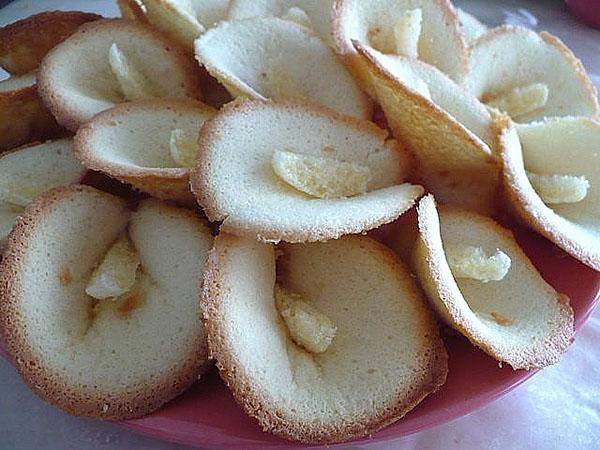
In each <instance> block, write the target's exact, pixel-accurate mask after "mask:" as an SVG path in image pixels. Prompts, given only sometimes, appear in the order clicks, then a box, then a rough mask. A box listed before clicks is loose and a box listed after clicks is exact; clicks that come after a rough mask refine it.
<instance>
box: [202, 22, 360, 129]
mask: <svg viewBox="0 0 600 450" xmlns="http://www.w3.org/2000/svg"><path fill="white" fill-rule="evenodd" d="M195 48H196V58H197V59H198V61H199V62H200V63H201V64H203V65H204V66H205V67H206V69H207V70H208V72H209V73H210V74H211V75H212V76H214V77H215V78H217V79H218V80H219V81H220V82H221V83H222V84H223V85H224V86H225V87H226V88H227V89H228V90H229V92H230V93H231V94H232V95H233V96H243V97H248V98H252V99H258V100H264V99H269V98H272V99H274V100H279V99H282V98H287V97H296V98H304V99H308V100H312V101H314V102H317V103H321V104H323V105H325V106H328V107H330V108H332V109H334V110H336V111H338V112H340V113H342V114H346V115H349V116H354V117H358V118H361V119H370V117H371V105H370V103H369V100H368V98H367V97H366V95H365V94H364V93H363V92H362V91H361V90H360V88H359V87H358V85H357V84H356V82H355V81H354V79H353V78H352V76H351V75H350V73H349V72H348V70H347V69H346V67H345V66H344V65H343V64H342V63H341V62H340V61H339V60H338V58H337V56H336V54H335V53H334V52H333V50H331V49H330V48H329V47H328V46H327V45H326V44H325V43H324V42H323V40H322V39H321V38H319V37H318V36H317V35H315V34H314V33H313V32H312V31H311V30H308V29H307V28H306V27H303V26H301V25H298V24H296V23H293V22H290V21H287V20H282V19H278V18H276V17H267V18H253V19H246V20H240V21H233V22H222V23H221V24H219V26H217V27H216V28H213V29H211V30H209V31H207V32H206V33H205V34H203V35H202V37H200V39H198V40H197V41H196V44H195Z"/></svg>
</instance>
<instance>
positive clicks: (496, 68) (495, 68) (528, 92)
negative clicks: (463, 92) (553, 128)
mask: <svg viewBox="0 0 600 450" xmlns="http://www.w3.org/2000/svg"><path fill="white" fill-rule="evenodd" d="M470 55H471V56H470V59H471V68H470V71H469V75H468V76H467V78H466V79H465V81H464V86H465V88H466V89H467V90H468V91H469V92H471V93H472V94H473V95H475V96H476V97H478V98H479V99H480V100H481V101H482V102H484V103H486V104H488V105H489V106H491V107H495V108H497V109H500V110H501V111H504V112H506V113H508V114H509V115H510V116H511V118H512V119H513V120H514V121H516V122H521V123H525V122H532V121H535V120H539V119H543V118H544V117H551V116H569V115H573V116H594V115H596V114H598V112H599V111H600V108H599V107H598V98H597V92H596V88H595V87H594V84H593V83H592V82H591V80H590V79H589V77H588V75H587V73H586V72H585V69H584V67H583V65H582V64H581V61H579V60H578V59H577V58H576V57H575V55H573V52H571V50H569V48H567V46H565V45H564V44H563V43H562V42H561V41H560V39H558V38H557V37H556V36H553V35H551V34H550V33H546V32H542V33H540V34H537V33H535V32H533V31H531V30H528V29H527V28H521V27H514V26H502V27H499V28H494V29H492V30H490V31H489V32H487V33H486V34H484V35H482V36H481V37H480V38H479V39H477V40H476V41H475V42H473V44H472V45H471V48H470Z"/></svg>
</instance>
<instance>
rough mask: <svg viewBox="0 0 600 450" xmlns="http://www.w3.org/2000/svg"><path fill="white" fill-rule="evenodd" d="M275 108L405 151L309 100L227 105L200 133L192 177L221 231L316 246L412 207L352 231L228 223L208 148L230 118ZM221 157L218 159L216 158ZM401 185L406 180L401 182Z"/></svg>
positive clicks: (381, 133)
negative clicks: (349, 129)
mask: <svg viewBox="0 0 600 450" xmlns="http://www.w3.org/2000/svg"><path fill="white" fill-rule="evenodd" d="M274 105H276V107H278V108H282V109H288V110H295V109H298V110H302V111H303V112H305V111H306V110H307V109H308V110H310V112H312V113H316V114H319V115H323V116H326V117H328V118H330V119H331V120H335V121H336V122H341V123H344V124H346V125H349V126H351V127H353V128H355V129H357V130H359V131H361V132H364V133H368V134H371V135H373V136H374V137H376V138H377V139H381V140H385V146H386V147H388V148H390V149H393V150H394V151H402V146H401V145H400V144H399V143H398V142H397V141H396V140H394V139H388V136H389V133H388V132H387V130H384V129H382V128H379V127H378V126H377V125H375V124H374V123H373V122H371V121H366V120H361V119H357V118H354V117H350V116H345V115H342V114H340V113H338V112H336V111H334V110H332V109H329V108H327V107H325V106H323V105H321V104H318V103H314V102H311V101H309V100H306V99H295V98H293V99H283V100H281V101H277V102H272V101H270V100H248V99H244V98H238V99H236V100H234V101H232V102H230V103H228V104H227V105H225V106H224V107H223V108H221V110H220V111H219V114H217V115H216V116H215V117H214V118H212V119H210V120H207V121H206V122H205V123H204V125H203V126H202V128H201V129H200V138H199V142H200V147H199V150H198V158H197V159H196V166H195V167H194V168H192V171H191V173H190V187H191V189H192V192H193V194H194V195H195V197H196V200H197V202H198V204H199V205H200V206H201V207H202V208H203V210H204V212H205V213H206V215H207V217H208V218H209V220H211V221H213V222H214V221H221V220H224V222H223V224H222V225H221V230H222V231H225V232H228V233H232V234H235V235H238V236H253V237H254V238H257V239H258V240H260V241H263V242H279V241H286V242H290V243H295V242H315V241H325V240H328V239H336V238H338V237H340V236H343V235H345V234H355V233H361V232H363V231H365V230H370V229H373V228H377V227H378V226H380V225H383V224H386V223H389V222H392V221H393V220H395V219H396V218H398V216H399V215H400V214H402V213H403V212H405V211H406V209H409V208H410V207H412V204H411V205H410V206H409V207H407V208H404V209H402V208H399V209H402V211H397V210H395V211H390V213H389V214H388V215H386V216H385V217H379V218H376V219H373V220H371V221H369V222H367V223H362V224H360V226H355V227H353V226H348V227H339V226H338V227H331V228H324V227H322V228H320V229H314V228H311V229H304V230H292V231H290V230H286V229H282V228H281V227H277V226H272V227H267V226H266V225H264V224H263V225H264V226H262V227H261V229H260V230H257V229H255V227H252V229H249V228H248V226H247V224H245V223H233V222H232V221H229V220H227V218H226V217H225V216H224V215H223V213H222V212H221V207H220V205H219V203H218V201H216V200H215V198H214V195H213V191H214V183H212V181H211V179H210V175H209V173H208V172H209V171H208V167H209V166H210V165H211V164H212V162H211V157H212V156H211V155H208V154H207V153H208V151H207V146H208V144H210V143H211V142H212V141H213V140H215V139H217V138H218V137H219V136H220V135H222V133H223V128H224V127H225V124H224V123H223V122H226V121H227V120H228V119H229V117H230V116H235V115H237V114H243V113H246V112H249V111H253V110H256V109H263V108H268V109H270V108H273V107H274ZM214 157H215V158H216V157H218V155H214ZM398 181H399V182H401V181H402V180H398ZM412 187H413V188H414V189H415V200H416V198H418V197H419V196H421V195H422V194H423V188H422V187H421V186H418V185H413V186H412Z"/></svg>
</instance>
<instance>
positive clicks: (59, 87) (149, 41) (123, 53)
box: [38, 20, 199, 131]
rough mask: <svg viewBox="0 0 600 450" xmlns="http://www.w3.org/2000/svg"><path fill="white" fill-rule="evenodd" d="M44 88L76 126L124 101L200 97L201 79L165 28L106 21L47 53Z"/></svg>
mask: <svg viewBox="0 0 600 450" xmlns="http://www.w3.org/2000/svg"><path fill="white" fill-rule="evenodd" d="M38 90H39V93H40V96H41V97H42V99H43V100H44V102H45V103H46V105H47V106H48V108H49V109H50V111H52V113H53V114H54V116H55V117H56V120H57V121H58V122H59V123H60V124H62V125H64V126H65V127H67V128H68V129H70V130H72V131H75V130H77V128H78V127H79V125H80V124H81V123H83V122H86V121H88V120H89V119H91V118H92V117H93V116H94V115H95V114H97V113H99V112H100V111H104V110H106V109H109V108H111V107H112V106H114V105H115V104H117V103H122V102H124V101H130V100H135V99H140V98H149V97H168V98H185V97H193V98H195V97H197V96H198V95H199V79H198V69H197V67H196V65H195V64H194V61H193V59H192V58H191V57H190V56H189V55H187V54H186V53H185V51H183V50H181V49H179V48H178V47H177V46H174V45H173V44H172V43H170V42H169V41H167V40H166V39H165V38H164V37H163V36H162V35H161V34H160V33H159V32H157V31H154V30H152V29H150V28H148V27H146V26H144V25H140V24H137V23H135V22H130V21H125V20H102V21H96V22H93V23H90V24H86V25H84V26H82V27H81V28H80V29H79V30H78V31H77V33H75V34H74V35H72V36H71V37H69V38H68V39H66V40H65V41H63V42H62V43H61V44H59V45H58V46H56V47H55V48H54V49H53V50H52V51H51V52H50V53H49V54H48V55H47V56H46V58H44V61H43V62H42V64H41V66H40V69H39V73H38Z"/></svg>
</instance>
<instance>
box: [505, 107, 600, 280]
mask: <svg viewBox="0 0 600 450" xmlns="http://www.w3.org/2000/svg"><path fill="white" fill-rule="evenodd" d="M503 128H504V129H503V131H502V134H501V138H500V140H501V144H502V163H503V173H502V175H503V183H504V194H505V197H506V200H507V202H508V205H509V207H510V208H511V210H512V211H513V212H514V213H515V214H516V215H517V216H518V217H519V218H521V219H522V220H523V221H524V222H525V223H527V224H528V225H529V226H530V227H531V228H533V229H534V230H536V231H537V232H538V233H540V234H542V235H544V236H545V237H546V238H548V239H549V240H551V241H552V242H554V243H555V244H556V245H558V246H559V247H561V248H562V249H563V250H565V251H566V252H567V253H569V254H570V255H571V256H573V257H574V258H577V259H578V260H580V261H581V262H583V263H584V264H587V265H588V266H590V267H592V268H594V269H596V270H600V170H599V167H600V162H599V156H598V149H600V123H599V122H598V121H597V120H593V119H589V118H584V117H561V118H558V117H557V118H553V119H548V120H546V121H544V122H536V123H532V124H527V125H518V126H516V128H515V126H513V125H512V124H511V123H510V122H509V121H508V120H505V121H504V127H503Z"/></svg>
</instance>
